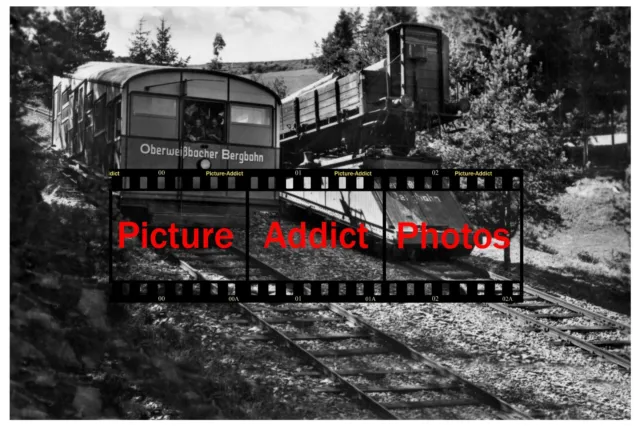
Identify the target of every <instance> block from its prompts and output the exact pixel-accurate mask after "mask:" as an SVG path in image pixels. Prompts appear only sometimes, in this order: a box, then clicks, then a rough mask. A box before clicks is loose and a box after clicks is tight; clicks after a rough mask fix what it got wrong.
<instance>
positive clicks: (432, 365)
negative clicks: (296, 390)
mask: <svg viewBox="0 0 640 426" xmlns="http://www.w3.org/2000/svg"><path fill="white" fill-rule="evenodd" d="M189 253H190V256H191V257H190V258H189V259H185V258H184V257H181V258H180V259H179V261H180V264H181V266H182V267H183V268H184V269H186V270H187V271H189V273H190V274H191V275H193V276H194V277H195V278H196V279H198V280H211V279H212V278H214V277H220V276H224V277H225V278H226V279H231V278H232V277H233V276H236V277H237V278H240V276H242V277H244V276H245V271H244V270H243V269H242V268H241V267H239V263H240V262H242V265H244V259H245V253H244V252H243V251H242V250H240V249H238V248H233V250H231V251H228V252H227V253H226V257H228V259H227V260H226V261H224V262H221V260H223V258H224V257H225V256H224V255H223V254H222V253H220V252H215V251H213V250H210V251H209V253H208V254H207V253H206V252H205V251H202V252H201V253H195V251H194V250H190V251H189ZM172 255H173V254H172ZM173 256H175V255H173ZM176 257H177V256H176ZM213 261H215V262H216V264H212V262H213ZM234 264H235V266H234ZM234 268H235V269H234ZM250 268H251V270H250V276H251V278H252V279H261V280H268V279H284V280H287V277H284V276H283V275H282V274H281V273H280V272H279V271H277V270H275V269H273V268H272V267H270V266H269V265H267V264H265V263H263V262H261V261H259V260H258V259H255V258H253V257H250ZM239 269H240V270H241V271H242V273H240V272H239V271H238V270H239ZM234 270H235V271H236V272H233V271H234ZM234 274H235V275H234ZM232 305H233V306H234V307H235V308H236V309H237V310H238V312H239V313H241V314H242V316H243V318H241V319H231V320H228V321H227V322H229V323H236V324H246V325H249V324H254V325H258V326H260V328H261V329H262V330H263V331H264V333H263V334H255V335H248V336H245V337H244V339H245V340H262V341H264V340H267V341H273V342H275V343H278V344H281V345H286V346H287V347H288V348H289V349H290V350H291V351H292V352H293V353H295V354H296V355H297V356H299V357H301V358H302V359H304V360H306V361H307V362H308V364H309V365H310V366H311V367H312V368H313V370H310V371H301V372H299V373H296V374H298V375H303V376H317V377H322V376H326V377H328V378H331V379H332V383H333V386H326V387H318V388H314V389H313V391H315V392H326V393H342V392H344V393H346V394H347V395H349V396H351V397H353V398H354V399H355V400H356V401H358V402H359V403H361V404H363V405H364V406H365V407H367V408H368V409H370V410H371V411H372V412H374V413H375V414H376V415H377V416H379V417H380V418H383V419H400V418H402V417H403V412H404V413H406V412H407V410H417V409H419V410H431V411H430V412H431V414H432V415H433V413H434V412H437V410H447V412H448V413H449V416H451V415H453V416H454V417H455V416H456V415H461V414H463V413H464V412H467V411H468V410H476V411H473V412H474V413H475V414H473V415H472V416H473V418H476V417H478V416H480V417H488V418H503V419H529V418H530V417H529V416H528V415H527V414H525V413H523V412H521V411H519V410H518V409H516V408H515V407H513V406H512V405H510V404H508V403H507V402H505V401H503V400H501V399H500V398H498V397H496V396H494V395H492V394H491V393H489V392H487V391H485V390H483V389H482V388H480V387H478V386H476V385H474V384H473V383H471V382H469V381H467V380H465V379H464V378H462V377H460V376H459V375H457V374H456V373H455V372H453V371H451V370H449V369H447V368H446V367H444V366H442V365H440V364H438V363H437V362H435V361H434V360H432V359H430V358H428V357H426V356H424V355H423V354H421V353H420V352H418V351H415V350H414V349H412V348H410V347H409V346H407V345H405V344H404V343H402V342H401V341H399V340H398V339H396V338H395V337H393V336H391V335H389V334H387V333H385V332H383V331H381V330H379V329H378V328H376V327H374V326H373V325H371V324H369V323H368V322H366V321H365V320H364V319H362V318H360V317H359V316H357V315H354V314H352V313H350V312H349V311H348V310H347V309H345V308H344V307H342V306H339V305H336V304H333V303H329V304H304V305H301V304H281V305H274V304H266V303H256V304H243V303H240V302H237V303H232ZM336 329H337V331H338V332H336ZM354 330H356V331H354ZM336 343H339V345H340V346H339V348H338V349H336V348H335V347H333V345H335V344H336ZM327 345H328V346H329V347H326V346H327ZM345 345H346V346H353V347H351V348H346V349H345ZM380 357H387V358H388V357H391V358H388V360H387V361H381V360H380ZM387 358H384V359H387ZM344 360H347V361H346V362H345V361H344ZM381 381H382V382H383V383H382V382H381ZM402 381H405V383H406V381H408V382H410V383H412V385H410V386H407V385H402V384H399V383H398V382H402ZM407 395H409V397H406V396H407ZM434 410H435V411H434ZM451 410H453V411H454V413H453V414H451V413H452V411H451ZM459 410H462V411H459ZM478 410H479V411H478ZM438 413H439V411H438ZM438 415H440V414H438Z"/></svg>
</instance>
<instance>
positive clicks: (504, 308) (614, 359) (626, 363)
mask: <svg viewBox="0 0 640 426" xmlns="http://www.w3.org/2000/svg"><path fill="white" fill-rule="evenodd" d="M451 263H452V264H455V265H457V266H460V267H465V268H467V269H468V270H469V271H470V272H475V273H480V272H485V273H486V272H487V271H485V270H483V269H482V268H479V267H477V266H475V265H469V264H468V263H466V262H462V261H459V260H454V261H452V262H451ZM393 265H394V266H398V267H400V268H403V269H405V270H407V271H411V272H418V273H420V272H422V274H423V275H425V276H427V277H429V278H430V279H439V280H446V279H447V278H446V277H443V276H442V274H439V273H437V272H433V271H428V270H423V269H422V268H419V267H417V266H415V265H407V264H403V263H398V262H394V263H393ZM489 275H490V276H491V277H492V279H496V280H507V278H505V277H503V276H501V275H498V274H495V273H493V272H489ZM523 290H524V292H525V293H528V294H531V295H534V296H536V297H538V298H540V299H543V300H546V301H547V302H550V303H553V304H555V305H557V306H560V307H562V308H564V309H567V310H570V311H573V312H575V313H578V314H580V315H583V316H585V317H587V318H589V319H593V320H596V321H602V322H604V323H607V324H610V325H611V326H612V327H615V328H618V329H621V330H624V331H625V332H629V333H630V332H631V327H629V326H628V325H626V324H622V323H620V322H618V321H615V320H612V319H609V318H607V317H605V316H604V315H600V314H597V313H595V312H591V311H589V310H587V309H584V308H581V307H579V306H576V305H574V304H572V303H569V302H565V301H564V300H562V299H559V298H557V297H555V296H551V295H550V294H547V293H545V292H543V291H540V290H536V289H534V288H531V287H530V286H523ZM487 306H489V307H490V308H492V309H494V310H496V311H499V312H502V313H504V314H506V315H509V316H511V317H513V318H516V319H518V320H520V321H522V322H525V323H527V324H531V325H534V326H536V327H537V328H540V329H541V330H542V331H544V332H545V333H548V334H551V335H553V336H556V337H558V338H560V339H562V340H565V341H567V342H570V343H571V344H573V345H574V346H577V347H579V348H581V349H583V350H585V351H587V352H590V353H592V354H594V355H597V356H600V357H602V358H603V359H605V360H606V361H609V362H611V363H613V364H616V365H618V366H620V367H622V368H625V369H627V370H631V361H630V360H628V359H625V358H624V357H621V356H619V355H617V354H615V353H613V352H611V351H608V350H606V349H603V348H601V347H599V346H596V345H594V344H592V343H589V342H588V341H587V340H584V339H581V338H579V337H576V336H573V335H571V334H569V333H567V332H565V331H563V330H561V329H560V328H558V327H556V326H554V325H551V324H547V323H544V322H542V321H540V320H538V319H535V318H534V317H532V316H531V315H528V314H526V313H523V312H518V311H516V310H515V309H514V308H510V307H509V305H508V304H498V303H487Z"/></svg>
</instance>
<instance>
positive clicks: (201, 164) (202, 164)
mask: <svg viewBox="0 0 640 426" xmlns="http://www.w3.org/2000/svg"><path fill="white" fill-rule="evenodd" d="M198 167H200V168H201V169H202V170H208V169H210V168H211V161H209V160H208V159H206V158H203V159H202V160H200V161H198Z"/></svg>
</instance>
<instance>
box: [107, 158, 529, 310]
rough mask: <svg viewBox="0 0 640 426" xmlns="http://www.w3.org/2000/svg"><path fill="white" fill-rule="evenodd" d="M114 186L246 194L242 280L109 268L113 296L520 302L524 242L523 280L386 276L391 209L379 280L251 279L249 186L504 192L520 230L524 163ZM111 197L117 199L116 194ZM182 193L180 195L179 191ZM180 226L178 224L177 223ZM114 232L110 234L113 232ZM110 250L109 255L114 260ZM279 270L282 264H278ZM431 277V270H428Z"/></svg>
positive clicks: (150, 172)
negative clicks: (118, 273)
mask: <svg viewBox="0 0 640 426" xmlns="http://www.w3.org/2000/svg"><path fill="white" fill-rule="evenodd" d="M109 175H110V177H111V191H112V192H119V193H121V194H122V193H123V192H126V191H133V192H146V191H153V192H156V193H158V192H162V191H169V192H171V191H173V192H177V193H180V192H188V191H245V192H246V204H245V205H246V225H247V227H246V235H247V245H246V247H247V250H246V252H245V255H246V257H245V266H246V268H245V270H246V275H245V276H244V277H243V278H238V277H236V278H235V279H229V280H226V279H216V280H204V279H201V278H203V277H204V276H200V277H199V278H200V279H197V280H183V281H175V280H174V281H167V280H115V279H113V274H112V271H111V270H110V272H111V282H112V295H111V300H112V301H113V302H120V303H128V302H131V303H158V302H204V303H223V302H247V303H251V302H277V303H288V302H301V303H309V302H316V303H317V302H346V303H358V302H368V303H371V302H378V303H388V302H397V303H403V302H433V303H447V302H455V303H478V302H485V303H500V302H508V303H511V302H522V301H523V281H524V273H523V269H522V265H523V264H524V262H523V243H522V239H521V238H520V239H519V246H520V250H519V259H514V262H519V263H520V276H519V279H516V280H512V281H501V280H493V279H486V278H485V279H483V278H473V279H467V278H461V279H456V278H450V277H447V276H446V273H443V274H442V276H440V277H434V276H429V277H428V278H425V277H421V278H418V277H416V279H411V280H398V279H387V269H388V268H387V252H388V250H387V249H386V246H387V245H388V244H390V242H391V241H392V238H390V235H389V234H390V233H391V232H390V230H389V228H388V223H387V215H386V214H384V215H383V224H382V226H381V229H382V231H381V232H382V235H381V241H382V244H383V246H384V247H385V249H383V250H382V279H381V280H374V281H372V280H338V281H314V280H291V279H285V278H286V277H283V276H280V277H279V278H278V279H275V280H255V279H251V275H250V272H249V270H250V267H249V265H250V263H251V262H253V259H252V258H251V253H250V251H251V247H250V244H248V243H249V232H251V227H250V217H251V215H250V203H251V201H250V197H249V194H250V192H254V191H276V193H277V194H279V195H280V196H282V194H283V193H286V192H287V191H349V192H351V191H368V192H376V193H380V194H383V197H382V200H383V201H382V204H383V206H382V208H383V211H386V201H387V193H388V192H401V191H427V192H431V191H433V192H434V194H435V193H437V192H440V191H501V192H503V193H507V192H509V193H510V194H511V195H512V196H513V197H519V206H520V208H519V209H518V211H517V212H514V214H518V215H519V229H518V230H517V233H518V234H519V235H522V232H523V226H524V225H523V222H524V215H523V211H522V208H521V206H522V205H523V204H522V203H523V179H524V176H523V171H522V170H520V169H500V170H484V169H479V170H478V169H375V170H348V169H341V170H334V169H281V170H272V169H245V170H198V169H192V170H169V169H167V170H156V169H121V170H117V171H112V172H110V173H109ZM111 199H113V197H111ZM178 199H179V197H178ZM177 225H178V224H177ZM110 235H113V232H110ZM111 258H112V256H111V255H110V259H111ZM276 268H277V266H276ZM425 275H427V274H425Z"/></svg>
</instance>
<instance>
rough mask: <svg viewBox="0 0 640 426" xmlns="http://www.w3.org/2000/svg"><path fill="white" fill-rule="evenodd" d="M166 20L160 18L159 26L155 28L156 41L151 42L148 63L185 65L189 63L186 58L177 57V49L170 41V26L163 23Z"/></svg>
mask: <svg viewBox="0 0 640 426" xmlns="http://www.w3.org/2000/svg"><path fill="white" fill-rule="evenodd" d="M165 23H166V20H165V19H164V18H162V19H161V20H160V27H158V28H156V31H157V33H156V42H152V43H151V50H152V53H151V57H150V63H151V64H154V65H164V66H179V67H185V66H187V63H189V59H191V57H188V58H187V59H182V58H180V59H178V51H177V50H176V49H174V48H173V47H172V46H171V44H170V42H171V27H169V26H166V25H165Z"/></svg>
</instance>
